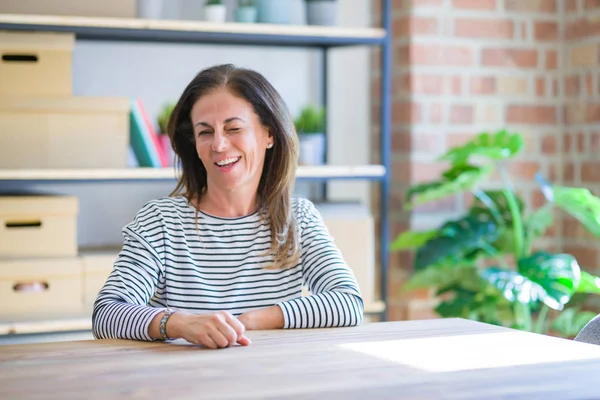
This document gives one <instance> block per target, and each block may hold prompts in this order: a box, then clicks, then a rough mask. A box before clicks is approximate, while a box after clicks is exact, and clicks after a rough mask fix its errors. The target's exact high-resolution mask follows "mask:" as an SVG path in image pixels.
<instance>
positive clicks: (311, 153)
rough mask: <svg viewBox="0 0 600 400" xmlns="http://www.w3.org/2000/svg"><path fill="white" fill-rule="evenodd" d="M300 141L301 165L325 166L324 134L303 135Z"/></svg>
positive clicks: (299, 158) (299, 161)
mask: <svg viewBox="0 0 600 400" xmlns="http://www.w3.org/2000/svg"><path fill="white" fill-rule="evenodd" d="M298 140H299V144H300V151H299V156H298V164H299V165H323V164H325V134H324V133H301V134H299V135H298Z"/></svg>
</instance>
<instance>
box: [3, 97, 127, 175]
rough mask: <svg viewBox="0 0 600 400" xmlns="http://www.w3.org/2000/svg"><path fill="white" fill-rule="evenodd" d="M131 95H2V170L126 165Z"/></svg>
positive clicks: (124, 166)
mask: <svg viewBox="0 0 600 400" xmlns="http://www.w3.org/2000/svg"><path fill="white" fill-rule="evenodd" d="M129 111H130V102H129V99H127V98H94V97H69V98H45V99H44V98H23V97H20V98H19V97H12V98H2V97H0V168H126V167H127V152H128V148H129Z"/></svg>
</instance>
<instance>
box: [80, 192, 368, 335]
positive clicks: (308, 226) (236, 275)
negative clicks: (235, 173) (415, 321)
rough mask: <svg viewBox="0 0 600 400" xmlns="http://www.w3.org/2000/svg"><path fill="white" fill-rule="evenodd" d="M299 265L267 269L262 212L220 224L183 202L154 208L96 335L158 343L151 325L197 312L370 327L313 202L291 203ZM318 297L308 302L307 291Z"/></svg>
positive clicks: (148, 209) (107, 297)
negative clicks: (271, 309) (159, 318)
mask: <svg viewBox="0 0 600 400" xmlns="http://www.w3.org/2000/svg"><path fill="white" fill-rule="evenodd" d="M292 209H293V212H294V213H295V216H296V218H297V221H298V226H299V230H300V247H301V258H300V261H299V263H298V264H297V265H296V266H295V267H292V268H287V269H274V270H272V269H265V268H264V266H265V265H267V264H270V262H272V261H273V256H272V255H268V251H269V249H270V244H271V233H270V232H271V231H270V228H269V225H268V223H266V222H265V221H264V220H263V219H261V218H260V216H259V213H258V212H257V213H254V214H251V215H248V216H244V217H240V218H219V217H214V216H211V215H208V214H205V213H202V212H200V213H199V214H198V220H197V224H196V218H195V217H196V209H195V208H194V207H193V206H192V205H191V204H190V203H189V202H188V201H187V199H186V198H184V197H183V196H177V197H165V198H161V199H158V200H153V201H150V202H148V203H147V204H146V205H145V206H144V207H143V208H142V209H141V210H140V211H139V212H138V214H137V215H136V216H135V218H134V219H133V221H132V222H131V223H130V224H128V225H127V226H125V227H124V229H123V236H124V238H125V241H124V244H123V248H122V250H121V252H120V253H119V257H118V259H117V261H116V262H115V265H114V268H113V271H112V273H111V274H110V276H109V277H108V279H107V281H106V283H105V285H104V287H103V288H102V290H101V291H100V293H99V294H98V298H97V299H96V302H95V304H94V311H93V316H92V320H93V331H94V336H95V337H96V338H99V339H107V338H122V339H134V340H152V338H151V337H150V336H149V335H148V326H149V325H150V322H151V321H152V319H153V318H154V316H156V314H158V313H160V312H161V311H163V310H164V309H165V308H166V307H172V308H177V309H180V310H184V311H188V312H192V313H198V314H200V313H213V312H217V311H229V312H230V313H232V314H233V315H235V316H238V315H240V314H242V313H244V312H246V311H249V310H254V309H258V308H263V307H268V306H273V305H278V306H279V307H280V308H281V310H282V311H283V316H284V319H285V324H284V328H322V327H335V326H353V325H358V324H360V323H362V320H363V301H362V298H361V296H360V291H359V287H358V283H357V282H356V278H355V276H354V274H353V273H352V271H351V269H350V268H349V267H348V265H347V264H346V263H345V262H344V259H343V258H342V255H341V253H340V251H339V250H338V248H337V247H336V246H335V244H334V242H333V239H332V237H331V236H330V235H329V233H328V231H327V228H326V227H325V224H324V223H323V220H322V218H321V215H320V214H319V212H318V211H317V209H316V208H315V206H314V204H313V203H312V202H310V201H309V200H307V199H297V198H294V199H292ZM303 285H304V286H306V287H307V289H308V290H309V291H310V292H311V293H312V295H311V296H302V286H303Z"/></svg>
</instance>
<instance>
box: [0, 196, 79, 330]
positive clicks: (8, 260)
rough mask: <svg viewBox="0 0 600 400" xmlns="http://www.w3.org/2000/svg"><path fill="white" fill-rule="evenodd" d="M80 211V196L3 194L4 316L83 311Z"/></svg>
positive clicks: (0, 316) (0, 260) (0, 288)
mask: <svg viewBox="0 0 600 400" xmlns="http://www.w3.org/2000/svg"><path fill="white" fill-rule="evenodd" d="M77 214H78V201H77V198H76V197H71V196H1V197H0V303H1V304H2V309H1V310H0V322H19V321H35V320H50V319H55V318H69V317H73V316H79V315H81V313H82V311H83V307H82V297H83V294H82V279H83V273H82V266H81V260H80V259H79V257H78V255H77Z"/></svg>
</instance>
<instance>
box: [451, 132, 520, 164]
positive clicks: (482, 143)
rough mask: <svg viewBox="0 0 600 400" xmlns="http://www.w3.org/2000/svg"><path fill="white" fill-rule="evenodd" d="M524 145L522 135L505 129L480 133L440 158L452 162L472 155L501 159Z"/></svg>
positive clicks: (462, 161)
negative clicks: (491, 132)
mask: <svg viewBox="0 0 600 400" xmlns="http://www.w3.org/2000/svg"><path fill="white" fill-rule="evenodd" d="M524 146H525V143H524V141H523V137H522V136H521V135H520V134H518V133H515V134H511V133H509V132H507V131H506V130H502V131H499V132H496V133H495V134H489V133H481V134H479V135H477V136H476V137H475V138H474V139H473V140H471V141H469V142H467V143H466V144H464V145H463V146H460V147H455V148H453V149H451V150H449V151H448V152H447V153H446V154H444V155H442V156H441V157H440V159H441V160H443V161H449V162H451V163H452V164H464V163H466V162H468V161H469V159H470V158H471V157H473V156H480V157H485V158H490V159H492V160H502V159H506V158H510V157H512V156H514V155H516V154H517V153H519V152H520V151H521V150H522V149H523V147H524Z"/></svg>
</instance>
